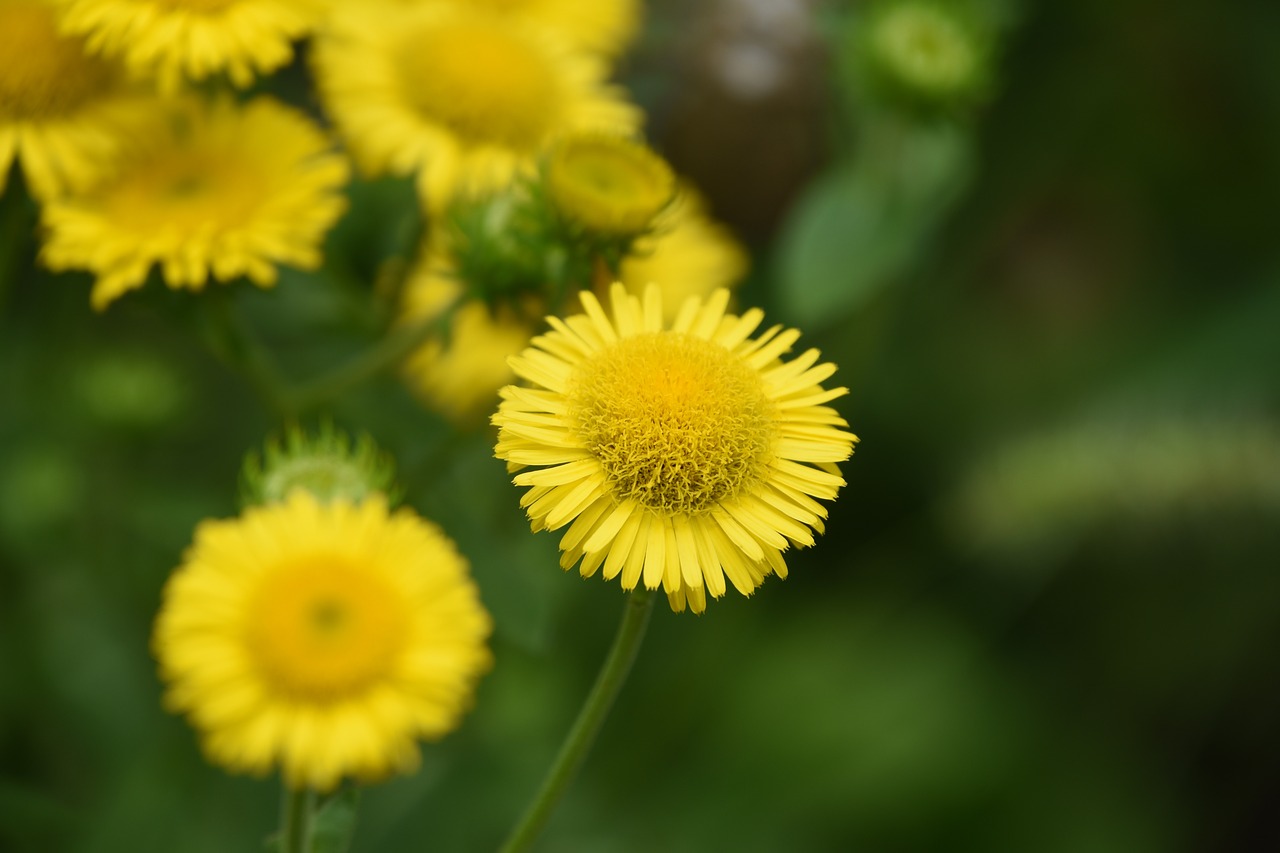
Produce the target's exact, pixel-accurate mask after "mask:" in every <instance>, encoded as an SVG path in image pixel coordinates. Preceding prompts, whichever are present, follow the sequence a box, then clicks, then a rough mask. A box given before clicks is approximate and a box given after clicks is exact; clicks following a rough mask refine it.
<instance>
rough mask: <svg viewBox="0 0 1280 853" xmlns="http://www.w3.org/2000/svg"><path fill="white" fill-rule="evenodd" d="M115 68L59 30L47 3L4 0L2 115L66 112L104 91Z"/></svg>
mask: <svg viewBox="0 0 1280 853" xmlns="http://www.w3.org/2000/svg"><path fill="white" fill-rule="evenodd" d="M111 78H112V68H111V66H110V65H108V64H107V63H106V62H104V61H103V60H101V59H98V58H96V57H92V56H87V55H86V54H85V52H84V42H83V41H82V40H81V39H79V38H74V37H67V36H63V35H61V34H59V33H58V27H57V22H56V21H55V20H54V17H53V10H52V9H51V8H50V7H48V6H46V5H45V4H44V3H31V2H22V0H18V2H0V119H17V120H22V119H45V118H56V117H59V116H65V115H67V114H68V113H71V112H73V111H74V110H75V109H76V108H77V107H79V106H80V105H81V104H83V103H84V102H86V101H88V100H90V99H91V98H93V97H94V96H95V95H97V94H98V93H100V92H102V91H104V90H105V89H106V88H107V87H108V85H109V84H110V82H111Z"/></svg>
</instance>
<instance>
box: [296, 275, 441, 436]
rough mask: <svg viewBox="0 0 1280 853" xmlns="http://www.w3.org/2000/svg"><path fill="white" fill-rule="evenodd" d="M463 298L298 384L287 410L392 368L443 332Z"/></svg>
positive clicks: (325, 399) (327, 398)
mask: <svg viewBox="0 0 1280 853" xmlns="http://www.w3.org/2000/svg"><path fill="white" fill-rule="evenodd" d="M463 301H464V300H463V299H462V298H461V297H460V298H458V299H457V300H455V301H454V302H453V304H451V305H450V306H449V307H448V308H446V309H445V310H444V311H443V312H441V313H440V314H439V315H438V316H436V317H434V318H432V319H430V320H426V321H423V322H421V323H418V324H417V325H414V326H404V327H401V328H398V329H393V330H391V331H390V332H388V333H387V334H386V336H384V337H383V338H382V340H380V341H378V342H377V343H376V344H374V345H373V346H371V347H369V348H368V349H367V350H365V351H364V352H362V353H360V354H359V355H357V356H355V357H354V358H352V359H351V360H350V361H348V362H347V363H346V364H342V365H339V366H338V367H337V368H335V369H334V370H332V371H330V372H329V373H327V374H324V375H323V376H319V377H317V378H315V379H312V380H309V381H307V382H304V383H302V384H300V385H298V386H297V387H295V388H294V389H293V390H292V391H291V392H290V394H289V395H288V404H289V409H290V411H292V412H294V413H304V412H306V411H308V410H309V409H312V408H315V407H316V406H318V405H321V404H323V403H326V402H328V401H330V400H333V399H335V398H336V397H338V396H339V395H341V394H342V393H344V392H346V391H349V390H350V389H352V388H354V387H356V386H358V385H362V384H364V383H365V382H367V381H369V380H370V379H372V378H374V377H375V376H377V375H379V374H381V373H383V372H385V371H387V370H390V369H391V368H393V367H395V366H396V365H397V364H399V363H400V362H401V361H403V360H404V359H405V357H406V356H408V355H409V354H410V353H412V352H413V351H414V350H416V349H417V348H418V347H420V346H422V345H423V344H424V343H426V342H427V341H428V340H430V339H431V338H433V337H435V336H437V335H442V334H444V333H445V332H446V331H447V330H448V328H449V324H450V323H451V322H452V320H453V315H454V314H455V313H456V312H457V309H458V308H459V307H460V306H461V305H462V302H463Z"/></svg>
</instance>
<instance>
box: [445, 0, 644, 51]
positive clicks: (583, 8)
mask: <svg viewBox="0 0 1280 853" xmlns="http://www.w3.org/2000/svg"><path fill="white" fill-rule="evenodd" d="M446 2H457V0H446ZM466 2H468V3H469V4H470V5H472V6H478V7H483V8H487V9H491V10H492V11H494V12H497V13H501V14H506V15H521V16H524V17H526V18H529V19H530V20H533V21H536V22H537V23H539V24H542V25H544V26H547V27H550V28H552V29H554V30H556V31H557V32H558V33H560V34H561V35H563V36H564V37H565V38H566V39H568V40H570V41H572V42H573V43H574V44H580V45H582V46H583V47H586V48H588V49H590V50H595V51H598V52H600V53H604V54H607V55H610V56H615V55H617V54H618V53H620V52H621V51H622V49H623V48H624V47H626V46H627V45H628V44H629V43H630V42H631V40H632V38H633V37H634V36H635V34H636V30H637V29H638V28H639V24H640V3H639V0H589V2H583V0H466Z"/></svg>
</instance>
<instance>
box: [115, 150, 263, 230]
mask: <svg viewBox="0 0 1280 853" xmlns="http://www.w3.org/2000/svg"><path fill="white" fill-rule="evenodd" d="M264 180H266V176H264V175H258V174H256V173H255V170H254V169H253V168H252V167H250V165H249V164H247V163H238V162H233V161H232V159H231V157H230V156H229V155H227V154H225V153H218V152H212V151H207V150H200V149H199V148H198V147H197V148H195V149H190V148H177V149H175V150H166V151H163V152H162V153H160V154H158V155H157V156H156V157H155V158H154V159H152V160H149V161H148V162H147V164H146V168H145V169H136V170H133V171H131V172H129V173H128V174H127V175H126V176H124V177H123V178H122V179H121V180H120V181H119V182H118V183H117V184H115V185H114V186H113V188H112V189H111V190H110V195H109V198H108V199H107V206H108V208H109V209H110V211H111V218H112V219H113V220H114V221H116V222H119V223H127V225H128V227H129V228H130V229H132V230H135V231H138V232H140V233H146V232H150V231H158V230H161V229H177V230H178V231H181V232H183V233H188V234H190V233H196V232H204V231H207V230H209V229H215V230H217V229H222V228H226V227H228V226H231V225H235V224H236V223H239V222H243V221H245V220H247V219H248V218H249V217H250V216H251V215H252V214H253V211H254V209H255V208H256V207H257V206H258V205H259V204H260V202H261V198H262V195H263V192H262V183H263V181H264Z"/></svg>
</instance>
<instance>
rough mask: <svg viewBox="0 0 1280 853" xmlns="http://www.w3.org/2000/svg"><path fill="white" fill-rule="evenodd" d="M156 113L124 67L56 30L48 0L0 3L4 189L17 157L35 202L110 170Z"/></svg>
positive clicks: (0, 171)
mask: <svg viewBox="0 0 1280 853" xmlns="http://www.w3.org/2000/svg"><path fill="white" fill-rule="evenodd" d="M153 109H154V104H153V102H152V99H151V98H148V97H147V96H145V95H143V94H141V93H139V92H138V91H137V90H136V89H135V88H134V87H132V86H130V85H129V84H128V83H127V82H126V80H125V75H124V70H123V69H122V68H121V67H119V66H118V65H117V64H116V63H114V62H110V61H107V60H104V59H101V58H98V57H95V56H90V55H89V54H87V53H86V52H85V45H84V41H83V40H82V39H80V38H76V37H74V36H65V35H62V34H61V33H60V32H59V31H58V19H57V15H56V12H55V10H54V7H53V6H52V4H51V3H49V2H46V0H0V192H3V191H4V187H5V182H6V179H7V177H8V175H9V169H10V167H11V166H12V165H13V162H14V160H15V159H16V160H17V161H18V162H19V163H20V164H21V165H22V171H23V174H24V175H25V177H26V179H27V185H28V186H29V187H30V189H31V192H32V194H33V195H35V196H36V197H37V198H41V199H47V198H52V197H54V196H57V195H60V194H61V193H63V192H65V191H67V190H68V189H78V188H81V187H84V186H86V185H88V184H90V183H92V182H93V181H94V180H97V179H98V178H100V177H101V176H102V175H103V174H105V173H107V172H109V171H110V169H111V167H112V166H113V165H114V164H115V162H116V161H117V159H118V158H119V156H120V153H121V151H122V149H123V148H124V147H125V146H126V145H127V143H128V141H129V138H130V136H131V135H132V134H134V133H136V132H137V131H138V129H139V127H140V126H141V125H142V124H143V123H144V122H145V121H146V119H147V117H148V114H149V113H150V111H151V110H153Z"/></svg>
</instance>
